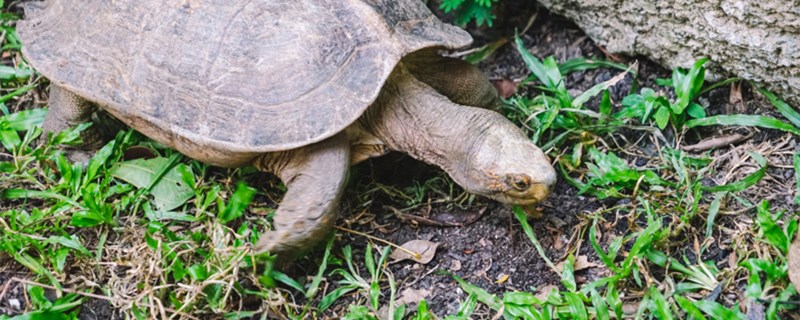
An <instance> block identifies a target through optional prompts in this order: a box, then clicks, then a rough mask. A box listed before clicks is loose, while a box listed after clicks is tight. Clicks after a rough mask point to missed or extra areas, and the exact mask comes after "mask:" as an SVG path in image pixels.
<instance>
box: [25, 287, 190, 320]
mask: <svg viewBox="0 0 800 320" xmlns="http://www.w3.org/2000/svg"><path fill="white" fill-rule="evenodd" d="M10 282H19V283H22V284H27V285H31V286H37V287H42V288H45V289H50V290H57V289H56V287H53V286H50V285H46V284H42V283H38V282H33V281H30V280H26V279H20V278H17V277H13V278H11V281H9V283H10ZM61 291H64V292H66V293H74V294H77V295H81V296H84V297H89V298H93V299H98V300H104V301H109V302H119V301H118V300H117V299H114V298H111V297H107V296H101V295H99V294H94V293H88V292H81V291H78V290H73V289H67V288H63V289H61ZM139 305H140V306H142V307H154V306H153V305H151V304H149V303H140V304H139ZM164 310H165V311H169V312H171V313H176V314H180V315H182V316H185V317H187V318H189V319H193V320H200V318H197V317H194V316H192V315H190V314H187V313H184V312H177V311H175V310H174V309H170V308H164Z"/></svg>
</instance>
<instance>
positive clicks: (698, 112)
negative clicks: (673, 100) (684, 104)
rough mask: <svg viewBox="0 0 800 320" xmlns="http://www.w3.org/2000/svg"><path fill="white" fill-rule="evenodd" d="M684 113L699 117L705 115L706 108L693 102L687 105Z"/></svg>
mask: <svg viewBox="0 0 800 320" xmlns="http://www.w3.org/2000/svg"><path fill="white" fill-rule="evenodd" d="M686 113H688V114H689V115H690V116H692V118H695V119H699V118H705V117H706V110H705V109H704V108H703V106H701V105H699V104H696V103H694V102H692V103H690V104H689V107H688V108H686Z"/></svg>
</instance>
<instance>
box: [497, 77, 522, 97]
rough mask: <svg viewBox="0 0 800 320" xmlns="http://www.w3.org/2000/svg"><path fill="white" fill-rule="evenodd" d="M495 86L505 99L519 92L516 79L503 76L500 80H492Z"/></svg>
mask: <svg viewBox="0 0 800 320" xmlns="http://www.w3.org/2000/svg"><path fill="white" fill-rule="evenodd" d="M492 84H494V87H495V88H496V89H497V93H498V94H499V95H500V96H501V97H503V99H508V98H511V96H513V95H514V93H515V92H517V84H516V83H515V82H514V80H511V79H509V78H502V79H499V80H494V81H492Z"/></svg>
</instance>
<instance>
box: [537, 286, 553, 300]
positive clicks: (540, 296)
mask: <svg viewBox="0 0 800 320" xmlns="http://www.w3.org/2000/svg"><path fill="white" fill-rule="evenodd" d="M553 290H558V287H556V286H554V285H552V284H549V285H546V286H544V287H542V289H541V290H540V291H539V293H537V294H536V299H539V300H543V301H544V300H547V295H548V294H550V292H551V291H553Z"/></svg>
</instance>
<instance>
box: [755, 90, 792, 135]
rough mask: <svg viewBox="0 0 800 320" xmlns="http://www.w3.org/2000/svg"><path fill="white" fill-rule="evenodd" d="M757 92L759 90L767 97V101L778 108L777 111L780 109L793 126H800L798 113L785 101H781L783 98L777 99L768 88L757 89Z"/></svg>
mask: <svg viewBox="0 0 800 320" xmlns="http://www.w3.org/2000/svg"><path fill="white" fill-rule="evenodd" d="M758 92H761V94H763V95H764V96H765V97H767V100H769V102H770V103H772V105H773V106H775V109H778V111H780V112H781V114H782V115H783V116H784V117H786V119H789V121H790V122H791V123H793V124H794V125H795V126H797V127H800V113H797V111H796V110H794V108H792V107H791V106H790V105H788V104H787V103H786V102H783V100H781V99H779V98H778V97H777V96H775V94H773V93H772V92H770V91H769V90H766V89H758Z"/></svg>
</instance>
